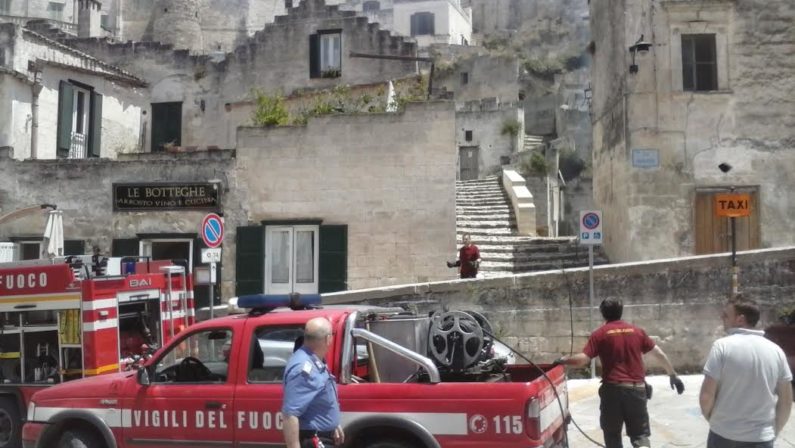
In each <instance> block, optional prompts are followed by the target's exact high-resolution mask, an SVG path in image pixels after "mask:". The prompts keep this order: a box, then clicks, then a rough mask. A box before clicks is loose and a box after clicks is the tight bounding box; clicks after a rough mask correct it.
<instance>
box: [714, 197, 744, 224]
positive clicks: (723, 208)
mask: <svg viewBox="0 0 795 448" xmlns="http://www.w3.org/2000/svg"><path fill="white" fill-rule="evenodd" d="M715 215H716V216H725V217H728V218H742V217H744V216H750V215H751V195H750V194H747V193H732V194H716V195H715Z"/></svg>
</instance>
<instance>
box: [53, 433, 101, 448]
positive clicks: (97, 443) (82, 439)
mask: <svg viewBox="0 0 795 448" xmlns="http://www.w3.org/2000/svg"><path fill="white" fill-rule="evenodd" d="M104 446H105V442H104V441H102V439H101V438H100V437H99V436H98V435H97V434H96V433H95V432H92V431H86V430H83V429H77V430H70V431H66V432H65V433H63V435H62V436H61V438H60V439H59V440H58V448H104Z"/></svg>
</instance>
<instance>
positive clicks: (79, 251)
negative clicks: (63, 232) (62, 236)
mask: <svg viewBox="0 0 795 448" xmlns="http://www.w3.org/2000/svg"><path fill="white" fill-rule="evenodd" d="M63 254H64V256H69V255H86V244H85V241H83V240H66V241H64V242H63Z"/></svg>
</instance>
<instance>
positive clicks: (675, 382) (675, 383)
mask: <svg viewBox="0 0 795 448" xmlns="http://www.w3.org/2000/svg"><path fill="white" fill-rule="evenodd" d="M670 380H671V389H672V390H673V389H676V393H678V394H679V395H682V392H684V391H685V383H683V382H682V380H680V379H679V377H678V376H676V374H673V375H671V376H670Z"/></svg>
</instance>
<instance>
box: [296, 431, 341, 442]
mask: <svg viewBox="0 0 795 448" xmlns="http://www.w3.org/2000/svg"><path fill="white" fill-rule="evenodd" d="M315 434H317V436H318V437H321V438H323V439H331V440H334V431H315V430H313V429H301V430H299V431H298V438H300V439H311V438H312V437H314V436H315Z"/></svg>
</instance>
